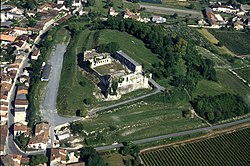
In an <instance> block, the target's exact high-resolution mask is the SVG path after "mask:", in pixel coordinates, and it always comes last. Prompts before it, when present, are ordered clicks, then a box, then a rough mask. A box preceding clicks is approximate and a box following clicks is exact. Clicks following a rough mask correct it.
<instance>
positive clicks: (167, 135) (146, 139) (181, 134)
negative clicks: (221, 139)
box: [95, 118, 250, 151]
mask: <svg viewBox="0 0 250 166" xmlns="http://www.w3.org/2000/svg"><path fill="white" fill-rule="evenodd" d="M245 122H250V118H246V119H242V120H238V121H235V122H230V123H225V124H220V125H216V126H211V127H204V128H198V129H193V130H187V131H182V132H178V133H172V134H166V135H161V136H156V137H151V138H145V139H141V140H136V141H132V142H133V143H134V144H143V143H147V142H152V141H158V140H161V139H167V138H173V137H179V136H184V135H189V134H195V133H199V132H202V131H210V130H214V129H221V128H225V127H231V126H234V125H238V124H241V123H245ZM122 146H123V145H122V144H116V145H109V146H101V147H97V148H95V149H96V150H98V151H99V150H108V149H113V148H119V147H122Z"/></svg>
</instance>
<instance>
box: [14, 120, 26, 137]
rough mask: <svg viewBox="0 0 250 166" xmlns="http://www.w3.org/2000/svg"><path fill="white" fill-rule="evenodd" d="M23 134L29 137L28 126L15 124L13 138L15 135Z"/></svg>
mask: <svg viewBox="0 0 250 166" xmlns="http://www.w3.org/2000/svg"><path fill="white" fill-rule="evenodd" d="M22 133H24V134H25V135H26V136H28V135H29V131H28V126H27V123H26V124H25V123H20V122H17V123H15V124H14V136H16V135H17V134H22Z"/></svg>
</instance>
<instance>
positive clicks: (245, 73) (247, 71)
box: [234, 67, 250, 83]
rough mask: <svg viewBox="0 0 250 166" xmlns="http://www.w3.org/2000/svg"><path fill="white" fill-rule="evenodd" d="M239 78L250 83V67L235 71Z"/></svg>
mask: <svg viewBox="0 0 250 166" xmlns="http://www.w3.org/2000/svg"><path fill="white" fill-rule="evenodd" d="M234 71H235V72H236V73H237V74H238V75H239V76H241V77H242V78H244V79H245V80H246V81H247V82H248V83H250V67H247V68H243V69H237V70H234Z"/></svg>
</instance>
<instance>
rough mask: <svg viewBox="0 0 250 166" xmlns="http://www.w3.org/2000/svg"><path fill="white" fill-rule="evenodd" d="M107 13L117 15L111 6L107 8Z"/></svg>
mask: <svg viewBox="0 0 250 166" xmlns="http://www.w3.org/2000/svg"><path fill="white" fill-rule="evenodd" d="M109 15H110V16H113V17H114V16H117V15H118V12H115V10H114V9H113V7H111V8H109Z"/></svg>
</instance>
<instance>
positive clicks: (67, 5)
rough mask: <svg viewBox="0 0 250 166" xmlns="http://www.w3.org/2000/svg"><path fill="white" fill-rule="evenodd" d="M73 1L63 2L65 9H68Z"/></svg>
mask: <svg viewBox="0 0 250 166" xmlns="http://www.w3.org/2000/svg"><path fill="white" fill-rule="evenodd" d="M72 3H73V0H64V4H65V7H67V8H69V7H71V6H72Z"/></svg>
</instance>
